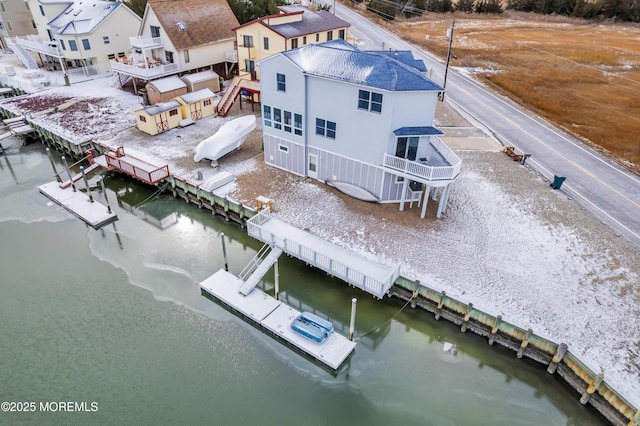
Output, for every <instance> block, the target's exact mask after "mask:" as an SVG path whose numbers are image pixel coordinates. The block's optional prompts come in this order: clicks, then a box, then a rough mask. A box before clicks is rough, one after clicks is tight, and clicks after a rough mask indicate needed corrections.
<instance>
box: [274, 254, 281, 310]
mask: <svg viewBox="0 0 640 426" xmlns="http://www.w3.org/2000/svg"><path fill="white" fill-rule="evenodd" d="M273 277H274V280H275V284H276V288H275V297H276V300H280V278H279V274H278V259H276V263H274V264H273Z"/></svg>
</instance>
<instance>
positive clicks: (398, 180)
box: [259, 40, 461, 217]
mask: <svg viewBox="0 0 640 426" xmlns="http://www.w3.org/2000/svg"><path fill="white" fill-rule="evenodd" d="M392 56H393V55H384V54H379V52H376V53H371V52H363V51H360V50H358V49H357V48H355V47H353V46H351V45H349V44H348V43H346V42H344V41H337V40H336V41H333V42H328V43H323V44H319V45H309V46H305V47H301V48H299V49H296V50H290V51H286V52H282V53H279V54H277V55H274V56H271V57H269V58H267V59H264V60H262V61H261V62H260V64H259V65H260V70H261V73H262V78H261V80H260V89H261V94H262V103H263V135H264V136H263V141H264V155H265V162H266V163H267V164H269V165H272V166H274V167H278V168H281V169H284V170H287V171H290V172H292V173H295V174H297V175H300V176H308V177H311V178H314V179H318V180H320V181H323V182H326V183H328V184H331V185H334V186H336V187H337V188H338V189H340V190H342V191H343V192H346V193H348V194H350V195H353V196H355V197H357V198H361V199H368V200H372V201H373V200H375V201H378V202H382V203H390V202H391V203H393V202H399V203H400V210H403V208H404V204H405V202H407V201H409V202H413V201H417V202H418V203H422V206H423V209H422V217H424V215H425V212H426V203H427V201H428V198H429V194H430V193H432V195H433V197H434V199H435V198H436V197H437V195H438V194H439V195H440V204H439V207H438V212H437V216H438V217H440V215H441V213H442V211H443V210H444V208H445V206H446V202H447V198H448V194H449V189H450V186H451V183H453V182H454V181H455V180H456V179H457V178H458V175H459V173H460V166H461V160H460V159H459V158H458V157H457V156H456V155H455V154H454V153H453V151H451V150H450V149H449V148H448V147H447V146H446V145H445V144H444V143H442V142H441V141H440V139H439V138H438V135H440V134H442V132H441V131H440V130H438V129H437V128H435V127H434V126H433V117H434V115H435V108H436V103H437V101H438V95H439V94H440V93H441V92H442V91H443V90H444V89H443V88H442V87H440V86H439V85H437V84H436V83H434V82H433V81H431V80H430V79H429V78H427V77H426V76H425V75H424V74H423V73H422V72H420V71H419V70H418V69H416V68H414V67H412V66H409V65H407V64H406V63H403V62H401V61H398V60H396V59H394V58H393V57H392ZM412 60H413V58H412ZM413 61H415V60H413ZM405 62H411V61H408V60H407V59H406V58H405ZM431 191H433V192H431Z"/></svg>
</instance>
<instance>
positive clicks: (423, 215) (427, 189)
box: [420, 185, 431, 219]
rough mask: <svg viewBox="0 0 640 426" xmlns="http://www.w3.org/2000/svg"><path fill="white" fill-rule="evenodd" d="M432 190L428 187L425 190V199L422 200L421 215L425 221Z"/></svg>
mask: <svg viewBox="0 0 640 426" xmlns="http://www.w3.org/2000/svg"><path fill="white" fill-rule="evenodd" d="M430 190H431V187H430V186H429V185H426V188H425V190H424V198H423V200H422V213H420V219H424V217H425V215H426V214H427V203H428V202H429V191H430Z"/></svg>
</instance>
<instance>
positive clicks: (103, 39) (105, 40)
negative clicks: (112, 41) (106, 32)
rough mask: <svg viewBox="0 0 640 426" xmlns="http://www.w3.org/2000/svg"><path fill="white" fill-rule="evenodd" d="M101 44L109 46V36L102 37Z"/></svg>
mask: <svg viewBox="0 0 640 426" xmlns="http://www.w3.org/2000/svg"><path fill="white" fill-rule="evenodd" d="M102 42H103V43H104V44H109V36H104V37H102Z"/></svg>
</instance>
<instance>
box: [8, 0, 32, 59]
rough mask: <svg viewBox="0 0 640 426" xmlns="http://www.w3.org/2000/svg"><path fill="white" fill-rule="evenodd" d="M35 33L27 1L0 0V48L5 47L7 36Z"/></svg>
mask: <svg viewBox="0 0 640 426" xmlns="http://www.w3.org/2000/svg"><path fill="white" fill-rule="evenodd" d="M30 34H37V31H36V23H35V21H34V20H33V16H31V10H30V9H29V3H27V2H25V1H24V0H2V1H0V48H2V49H6V48H7V42H6V39H7V38H8V37H18V36H26V35H30Z"/></svg>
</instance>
